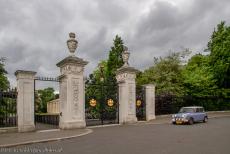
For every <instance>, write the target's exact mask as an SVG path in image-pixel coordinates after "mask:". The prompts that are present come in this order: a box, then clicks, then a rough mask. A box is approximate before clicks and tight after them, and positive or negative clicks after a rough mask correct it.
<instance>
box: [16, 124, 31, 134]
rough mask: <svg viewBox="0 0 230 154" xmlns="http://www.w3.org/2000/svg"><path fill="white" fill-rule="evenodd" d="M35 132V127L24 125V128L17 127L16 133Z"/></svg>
mask: <svg viewBox="0 0 230 154" xmlns="http://www.w3.org/2000/svg"><path fill="white" fill-rule="evenodd" d="M32 131H35V125H24V126H18V132H20V133H22V132H32Z"/></svg>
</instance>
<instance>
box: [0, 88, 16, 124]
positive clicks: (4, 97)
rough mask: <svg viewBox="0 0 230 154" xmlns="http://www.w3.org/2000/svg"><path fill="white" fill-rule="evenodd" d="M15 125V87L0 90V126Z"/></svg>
mask: <svg viewBox="0 0 230 154" xmlns="http://www.w3.org/2000/svg"><path fill="white" fill-rule="evenodd" d="M16 125H17V92H16V89H11V90H8V91H0V127H14V126H16Z"/></svg>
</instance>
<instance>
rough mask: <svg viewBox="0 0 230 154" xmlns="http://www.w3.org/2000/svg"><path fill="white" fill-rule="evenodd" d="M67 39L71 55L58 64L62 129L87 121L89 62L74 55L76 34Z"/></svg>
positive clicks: (78, 125) (84, 124)
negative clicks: (87, 66)
mask: <svg viewBox="0 0 230 154" xmlns="http://www.w3.org/2000/svg"><path fill="white" fill-rule="evenodd" d="M69 36H70V39H69V40H68V41H67V45H68V48H69V51H70V53H71V55H70V56H68V57H66V58H65V59H63V60H62V61H60V62H59V63H57V66H58V67H60V73H61V75H60V76H59V80H60V121H59V127H60V128H61V129H74V128H84V127H86V122H85V86H84V79H83V73H84V67H85V65H87V64H88V62H87V61H84V60H83V59H81V58H78V57H76V56H75V55H74V52H75V50H76V48H77V44H78V42H77V40H75V34H74V33H70V34H69Z"/></svg>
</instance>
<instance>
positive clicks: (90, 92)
mask: <svg viewBox="0 0 230 154" xmlns="http://www.w3.org/2000/svg"><path fill="white" fill-rule="evenodd" d="M112 87H113V88H112V89H109V88H111V85H102V84H87V83H86V97H85V99H86V101H85V102H86V104H85V117H86V125H87V126H92V125H104V124H115V123H118V122H119V119H118V118H119V116H118V113H119V112H118V110H119V106H118V105H119V104H118V93H117V86H116V85H114V86H112Z"/></svg>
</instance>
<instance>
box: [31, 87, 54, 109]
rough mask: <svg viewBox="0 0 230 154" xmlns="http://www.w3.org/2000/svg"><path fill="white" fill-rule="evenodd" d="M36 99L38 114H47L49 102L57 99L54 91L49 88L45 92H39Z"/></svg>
mask: <svg viewBox="0 0 230 154" xmlns="http://www.w3.org/2000/svg"><path fill="white" fill-rule="evenodd" d="M35 98H36V100H35V103H36V104H38V111H37V112H41V113H46V112H47V102H49V101H51V100H53V99H55V94H54V89H53V88H50V87H48V88H45V89H43V90H38V91H37V95H35Z"/></svg>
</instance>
